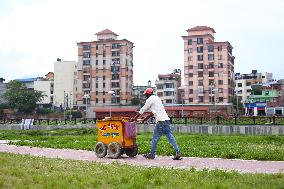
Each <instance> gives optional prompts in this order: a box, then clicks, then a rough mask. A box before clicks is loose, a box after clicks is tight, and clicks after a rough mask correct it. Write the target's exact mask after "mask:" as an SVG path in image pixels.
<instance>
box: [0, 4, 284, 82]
mask: <svg viewBox="0 0 284 189" xmlns="http://www.w3.org/2000/svg"><path fill="white" fill-rule="evenodd" d="M283 10H284V1H282V0H270V1H264V0H229V1H228V0H214V1H213V0H195V1H192V0H175V1H167V0H143V1H135V0H104V1H102V0H100V1H97V0H80V1H79V0H78V1H72V0H0V77H4V78H5V79H6V80H10V79H15V78H22V77H25V76H34V75H41V76H43V75H45V74H46V73H48V72H49V71H53V63H54V61H56V58H57V57H59V58H61V59H62V60H74V61H77V59H78V57H77V44H76V42H81V41H92V40H96V36H95V35H94V34H95V33H96V32H99V31H101V30H104V29H110V30H112V31H113V32H115V33H117V34H119V38H120V39H128V40H130V41H132V42H133V43H134V44H135V48H134V84H135V85H146V84H147V81H148V80H151V81H152V82H154V81H155V80H156V78H157V75H158V74H166V73H171V72H172V70H173V69H175V68H180V69H182V70H183V40H182V38H181V36H182V35H186V34H187V32H186V31H185V30H187V29H188V28H191V27H195V26H198V25H199V26H200V25H206V26H209V27H212V28H214V29H215V31H216V33H215V41H229V42H230V43H231V45H232V46H233V48H234V49H233V55H234V56H235V57H236V59H235V72H241V73H250V72H251V70H252V69H257V70H258V71H260V72H272V73H273V75H274V78H276V79H280V78H284V55H283V54H282V53H283V52H284V48H283V44H284V21H283V20H284V11H283Z"/></svg>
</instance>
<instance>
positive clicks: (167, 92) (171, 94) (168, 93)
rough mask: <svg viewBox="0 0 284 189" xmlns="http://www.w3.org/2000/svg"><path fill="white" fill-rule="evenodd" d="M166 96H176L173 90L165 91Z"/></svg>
mask: <svg viewBox="0 0 284 189" xmlns="http://www.w3.org/2000/svg"><path fill="white" fill-rule="evenodd" d="M165 96H174V92H173V91H165Z"/></svg>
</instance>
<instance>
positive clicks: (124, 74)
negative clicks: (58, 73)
mask: <svg viewBox="0 0 284 189" xmlns="http://www.w3.org/2000/svg"><path fill="white" fill-rule="evenodd" d="M96 36H97V40H96V41H91V42H80V43H77V45H78V68H77V92H76V99H77V103H78V105H82V106H83V105H88V106H89V107H94V106H104V105H130V104H131V99H132V87H133V47H134V44H133V43H132V42H130V41H129V40H127V39H121V40H120V39H117V37H118V35H117V34H116V33H114V32H112V31H111V30H109V29H106V30H103V31H101V32H98V33H96Z"/></svg>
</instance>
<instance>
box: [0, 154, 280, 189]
mask: <svg viewBox="0 0 284 189" xmlns="http://www.w3.org/2000/svg"><path fill="white" fill-rule="evenodd" d="M0 165H1V166H0V188H21V189H22V188H60V189H64V188H104V189H108V188H130V189H133V188H135V189H139V188H202V189H206V188H219V189H221V188H230V189H231V188H235V189H237V188H241V189H245V188H258V189H261V188H283V186H284V175H283V174H273V175H267V174H239V173H236V172H224V171H220V170H216V171H207V170H203V171H196V170H194V169H190V170H176V169H162V168H143V167H140V168H139V167H132V166H127V165H119V164H117V163H113V164H108V165H106V164H98V163H94V162H87V161H71V160H61V159H47V158H39V157H32V156H26V155H25V156H23V155H14V154H8V153H0Z"/></svg>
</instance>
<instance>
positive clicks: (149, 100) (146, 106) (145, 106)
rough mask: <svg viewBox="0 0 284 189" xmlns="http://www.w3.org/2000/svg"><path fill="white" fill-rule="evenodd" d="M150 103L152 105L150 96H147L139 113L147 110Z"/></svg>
mask: <svg viewBox="0 0 284 189" xmlns="http://www.w3.org/2000/svg"><path fill="white" fill-rule="evenodd" d="M151 105H152V100H151V98H148V99H147V100H146V103H145V104H144V106H143V107H142V108H141V109H140V111H139V114H143V113H144V112H145V111H147V110H149V109H150V107H151Z"/></svg>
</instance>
